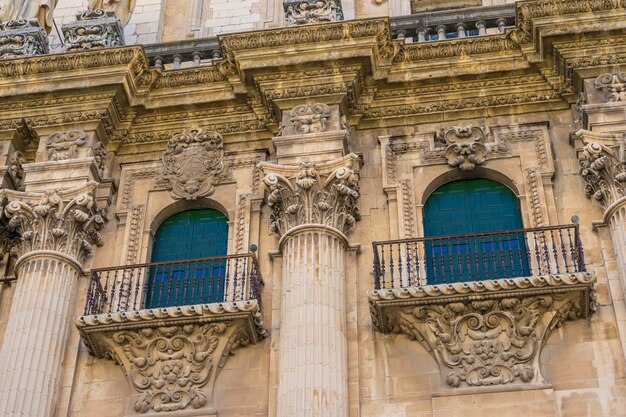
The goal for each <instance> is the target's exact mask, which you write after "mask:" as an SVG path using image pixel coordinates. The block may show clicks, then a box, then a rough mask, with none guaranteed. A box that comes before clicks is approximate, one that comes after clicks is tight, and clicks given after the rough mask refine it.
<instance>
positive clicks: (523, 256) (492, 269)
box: [372, 224, 586, 290]
mask: <svg viewBox="0 0 626 417" xmlns="http://www.w3.org/2000/svg"><path fill="white" fill-rule="evenodd" d="M372 245H373V248H374V286H375V289H377V290H379V289H388V288H406V287H415V286H423V285H436V284H448V283H454V282H469V281H480V280H488V279H501V278H518V277H528V276H540V275H553V274H563V273H576V272H584V271H586V269H585V260H584V253H583V247H582V243H581V241H580V234H579V229H578V225H576V224H572V225H564V226H549V227H539V228H533V229H519V230H510V231H503V232H491V233H478V234H467V235H454V236H437V237H424V238H414V239H403V240H392V241H386V242H373V244H372Z"/></svg>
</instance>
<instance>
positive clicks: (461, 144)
mask: <svg viewBox="0 0 626 417" xmlns="http://www.w3.org/2000/svg"><path fill="white" fill-rule="evenodd" d="M487 135H488V132H487V130H486V128H483V127H480V126H474V125H470V126H465V127H460V126H453V127H452V128H450V129H447V130H443V131H442V132H441V133H440V136H439V140H440V141H441V142H443V143H444V144H445V146H446V148H445V151H444V154H445V157H446V159H447V160H448V165H450V166H452V167H458V168H459V169H460V170H461V171H471V170H473V169H474V168H475V167H476V165H481V164H483V163H484V162H485V160H486V159H487V153H488V149H487V147H486V146H485V139H486V137H487Z"/></svg>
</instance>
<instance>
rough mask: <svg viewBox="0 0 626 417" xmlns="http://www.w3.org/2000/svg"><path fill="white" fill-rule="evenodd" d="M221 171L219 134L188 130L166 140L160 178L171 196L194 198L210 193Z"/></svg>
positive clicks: (221, 156)
mask: <svg viewBox="0 0 626 417" xmlns="http://www.w3.org/2000/svg"><path fill="white" fill-rule="evenodd" d="M223 170H224V140H223V139H222V135H220V134H219V133H217V132H213V131H206V130H204V129H191V130H189V131H186V132H184V133H181V134H178V135H175V136H174V137H172V138H171V139H170V140H169V141H168V142H167V148H166V149H165V153H164V154H163V179H164V180H165V181H166V182H167V184H168V188H169V190H170V191H171V192H172V197H173V198H177V199H182V198H184V199H187V200H195V199H196V198H198V197H205V196H208V195H211V194H212V193H213V191H214V186H215V185H216V184H217V183H218V181H219V178H218V175H219V174H220V173H221V172H222V171H223Z"/></svg>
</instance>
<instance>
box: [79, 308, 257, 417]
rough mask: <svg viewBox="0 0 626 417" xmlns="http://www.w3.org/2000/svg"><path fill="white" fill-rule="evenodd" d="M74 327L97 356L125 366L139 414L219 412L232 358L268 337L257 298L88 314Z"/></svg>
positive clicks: (134, 403) (134, 407) (135, 407)
mask: <svg viewBox="0 0 626 417" xmlns="http://www.w3.org/2000/svg"><path fill="white" fill-rule="evenodd" d="M75 325H76V327H78V329H79V331H80V334H81V336H82V338H83V341H84V343H85V345H86V346H87V348H88V349H89V351H90V352H91V354H92V355H94V356H96V357H98V358H107V359H113V360H115V361H116V362H117V363H118V364H119V365H121V366H122V367H124V371H125V373H126V376H127V378H128V380H129V382H130V385H131V387H132V389H133V391H134V394H133V409H134V411H136V412H137V413H138V414H143V413H148V412H164V413H167V412H173V411H179V410H186V411H192V410H198V412H201V414H199V415H203V416H204V415H207V414H209V413H212V412H214V408H213V387H214V385H215V381H216V379H217V376H218V374H219V371H220V370H221V369H222V367H224V365H225V363H226V360H227V359H228V357H229V356H231V355H233V354H234V353H235V351H236V350H237V349H238V348H240V347H243V346H246V345H249V344H256V343H258V342H259V341H260V340H261V339H263V338H264V337H265V336H266V333H265V329H264V328H263V323H262V317H261V313H260V308H259V305H258V303H257V301H256V300H252V301H241V302H236V303H215V304H199V305H193V306H183V307H168V308H159V309H149V310H140V311H132V312H120V313H113V314H100V315H93V316H83V317H79V318H77V319H76V320H75ZM185 415H189V414H185ZM193 415H196V414H193Z"/></svg>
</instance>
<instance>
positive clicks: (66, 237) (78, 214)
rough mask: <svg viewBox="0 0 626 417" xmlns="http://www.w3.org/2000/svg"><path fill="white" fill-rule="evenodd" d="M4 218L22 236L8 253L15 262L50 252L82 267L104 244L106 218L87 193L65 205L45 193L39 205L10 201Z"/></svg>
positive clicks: (55, 194)
mask: <svg viewBox="0 0 626 417" xmlns="http://www.w3.org/2000/svg"><path fill="white" fill-rule="evenodd" d="M11 197H12V196H9V198H10V199H11ZM5 214H6V216H7V217H8V218H9V225H10V226H11V227H12V228H13V229H14V230H16V231H17V232H18V233H19V235H20V236H21V239H20V240H19V242H18V244H17V245H15V246H13V248H12V249H11V253H12V255H13V256H15V257H16V258H20V257H21V256H23V255H26V254H29V253H32V252H36V251H52V252H57V253H61V254H63V255H65V256H68V257H70V258H72V259H74V260H76V261H78V263H80V264H82V263H83V261H84V260H85V258H86V257H87V256H88V255H90V254H91V253H92V251H93V245H97V246H102V244H103V240H102V237H101V236H100V230H101V229H102V228H103V227H104V224H105V221H106V217H105V216H104V214H103V213H102V212H97V211H96V209H95V207H94V202H93V197H92V196H91V195H90V193H83V194H80V195H78V196H77V197H74V198H72V199H71V200H70V201H67V202H66V201H63V198H62V197H61V196H60V195H59V192H58V191H48V192H44V193H42V194H41V195H40V197H39V201H38V202H29V201H27V202H24V201H18V200H13V201H10V202H9V204H8V205H7V206H6V207H5Z"/></svg>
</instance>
